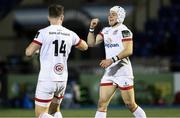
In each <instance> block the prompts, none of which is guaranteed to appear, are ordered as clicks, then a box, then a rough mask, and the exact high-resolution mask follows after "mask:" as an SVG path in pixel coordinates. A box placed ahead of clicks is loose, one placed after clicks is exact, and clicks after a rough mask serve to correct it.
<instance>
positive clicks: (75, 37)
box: [72, 32, 81, 46]
mask: <svg viewBox="0 0 180 118" xmlns="http://www.w3.org/2000/svg"><path fill="white" fill-rule="evenodd" d="M80 43H81V39H80V38H79V36H78V35H77V34H76V33H74V32H73V33H72V45H75V46H77V45H79V44H80Z"/></svg>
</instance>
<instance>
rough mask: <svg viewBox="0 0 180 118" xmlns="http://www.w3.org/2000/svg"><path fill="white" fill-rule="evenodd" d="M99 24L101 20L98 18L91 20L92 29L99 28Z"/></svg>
mask: <svg viewBox="0 0 180 118" xmlns="http://www.w3.org/2000/svg"><path fill="white" fill-rule="evenodd" d="M98 23H99V19H98V18H94V19H92V20H91V24H90V28H91V29H94V28H95V27H96V26H97V24H98Z"/></svg>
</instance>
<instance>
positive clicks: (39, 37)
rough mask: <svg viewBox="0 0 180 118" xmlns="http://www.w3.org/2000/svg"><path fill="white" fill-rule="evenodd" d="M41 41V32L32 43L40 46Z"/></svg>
mask: <svg viewBox="0 0 180 118" xmlns="http://www.w3.org/2000/svg"><path fill="white" fill-rule="evenodd" d="M42 39H43V36H42V32H41V31H38V32H37V33H36V35H35V37H34V40H33V43H36V44H38V45H42V41H43V40H42Z"/></svg>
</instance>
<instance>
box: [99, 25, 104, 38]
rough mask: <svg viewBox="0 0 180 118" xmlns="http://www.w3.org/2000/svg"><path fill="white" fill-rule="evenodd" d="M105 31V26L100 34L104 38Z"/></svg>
mask: <svg viewBox="0 0 180 118" xmlns="http://www.w3.org/2000/svg"><path fill="white" fill-rule="evenodd" d="M104 32H105V28H103V29H102V30H101V31H100V32H99V33H98V34H99V35H101V36H102V37H103V39H104Z"/></svg>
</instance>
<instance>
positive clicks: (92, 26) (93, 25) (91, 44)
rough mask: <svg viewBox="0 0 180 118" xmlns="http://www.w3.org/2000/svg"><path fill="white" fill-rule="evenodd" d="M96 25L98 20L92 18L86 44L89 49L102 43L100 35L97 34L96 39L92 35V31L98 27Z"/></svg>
mask: <svg viewBox="0 0 180 118" xmlns="http://www.w3.org/2000/svg"><path fill="white" fill-rule="evenodd" d="M98 23H99V19H98V18H94V19H92V20H91V23H90V28H89V33H88V36H87V43H88V46H89V47H94V46H96V45H98V44H100V43H101V42H102V41H103V37H102V36H101V35H99V34H98V35H97V36H96V37H95V35H94V30H95V28H96V26H97V25H98Z"/></svg>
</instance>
